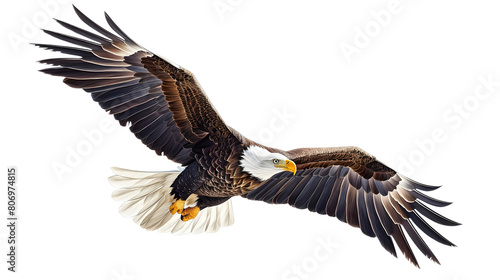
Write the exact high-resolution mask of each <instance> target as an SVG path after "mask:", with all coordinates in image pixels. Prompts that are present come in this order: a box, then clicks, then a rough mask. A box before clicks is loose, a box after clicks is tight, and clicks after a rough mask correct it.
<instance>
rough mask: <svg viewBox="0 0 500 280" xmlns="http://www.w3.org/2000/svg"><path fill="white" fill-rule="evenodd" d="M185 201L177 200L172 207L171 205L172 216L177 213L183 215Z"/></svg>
mask: <svg viewBox="0 0 500 280" xmlns="http://www.w3.org/2000/svg"><path fill="white" fill-rule="evenodd" d="M184 202H185V201H184V200H182V199H177V200H176V201H175V202H174V203H172V205H170V214H172V215H174V214H175V213H179V214H181V213H182V210H184Z"/></svg>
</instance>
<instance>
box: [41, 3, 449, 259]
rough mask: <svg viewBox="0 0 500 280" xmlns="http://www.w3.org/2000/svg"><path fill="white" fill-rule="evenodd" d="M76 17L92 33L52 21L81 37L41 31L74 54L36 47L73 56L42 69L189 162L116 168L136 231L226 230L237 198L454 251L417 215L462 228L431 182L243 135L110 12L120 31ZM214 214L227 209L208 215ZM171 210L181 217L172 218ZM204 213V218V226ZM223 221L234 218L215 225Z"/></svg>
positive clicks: (405, 246) (343, 154) (350, 155)
mask: <svg viewBox="0 0 500 280" xmlns="http://www.w3.org/2000/svg"><path fill="white" fill-rule="evenodd" d="M75 11H76V13H77V15H78V16H79V17H80V19H81V20H82V21H83V22H85V23H86V24H87V25H88V26H89V27H90V28H92V29H94V30H95V31H96V32H97V33H99V34H100V35H98V34H95V33H92V32H89V31H86V30H84V29H81V28H78V27H75V26H73V25H70V24H68V23H65V22H63V21H59V20H57V22H58V23H60V24H61V25H62V26H63V27H65V28H67V29H69V30H71V31H73V32H75V33H77V34H79V35H81V36H83V37H85V38H86V39H80V38H77V37H73V36H68V35H64V34H61V33H57V32H53V31H47V30H44V31H45V32H46V33H47V34H49V35H51V36H54V37H56V38H58V39H60V40H63V41H66V42H68V43H71V44H75V45H77V46H79V47H66V46H56V45H47V44H36V45H37V46H39V47H42V48H46V49H49V50H53V51H58V52H61V53H65V54H69V55H73V56H76V57H79V58H56V59H46V60H42V61H40V62H41V63H45V64H51V65H53V66H56V67H52V68H48V69H43V70H41V71H42V72H44V73H47V74H50V75H55V76H63V77H65V79H64V82H65V83H66V84H67V85H69V86H71V87H74V88H81V89H83V90H85V91H87V92H89V93H91V96H92V98H93V100H94V101H96V102H98V103H99V105H100V106H101V107H102V108H103V109H104V110H106V111H108V112H109V113H110V114H112V115H113V116H114V117H115V119H116V120H118V121H119V122H120V124H121V125H122V126H125V125H126V124H127V123H130V130H131V131H132V132H133V133H134V134H135V136H136V137H137V138H138V139H140V140H141V141H142V142H143V143H144V144H145V145H147V146H148V147H149V148H150V149H152V150H154V151H155V152H156V153H157V154H158V155H165V156H167V157H168V158H169V159H170V160H172V161H175V162H177V163H180V164H182V165H183V166H185V167H186V169H185V170H184V171H183V172H166V173H140V172H136V171H130V170H123V169H115V172H116V173H117V176H114V177H112V178H111V179H110V180H111V182H112V183H113V184H116V185H120V186H125V185H126V186H127V187H126V188H123V189H121V190H118V191H117V192H115V194H114V197H115V198H117V199H119V200H123V201H125V203H124V204H123V206H122V207H121V209H120V211H122V212H123V213H127V214H130V215H132V216H134V217H135V218H134V220H135V221H136V222H138V223H139V224H140V225H141V226H142V227H144V228H147V229H149V230H153V229H160V230H164V231H172V232H175V231H182V232H190V231H192V232H201V231H215V230H216V229H217V228H218V227H220V226H224V225H228V224H231V223H232V211H231V209H230V206H229V207H226V208H221V205H227V201H228V199H229V198H230V197H233V196H238V195H242V196H244V197H246V198H248V199H252V200H261V201H265V202H267V203H274V204H285V203H287V204H290V205H292V206H294V207H296V208H299V209H308V210H309V211H312V212H317V213H319V214H323V215H329V216H335V217H337V218H338V219H339V220H340V221H343V222H345V223H348V224H349V225H351V226H354V227H359V228H360V229H361V231H362V232H363V233H364V234H366V235H368V236H370V237H377V238H378V240H379V241H380V243H381V244H382V246H383V247H384V248H385V249H386V250H388V251H389V252H390V253H391V254H393V255H394V256H396V250H395V247H394V244H393V240H394V241H395V242H396V245H397V246H398V247H399V249H400V250H401V251H402V252H403V254H404V255H405V256H406V258H408V259H409V260H410V261H411V262H412V263H414V264H415V265H417V266H418V263H417V260H416V258H415V255H414V253H413V251H412V249H411V247H410V245H409V242H408V240H407V239H406V237H405V234H404V232H406V233H407V234H408V236H409V237H410V239H411V240H412V241H413V243H415V245H416V246H417V248H418V249H419V250H420V251H421V252H422V253H423V254H424V255H426V256H427V257H429V258H430V259H432V260H434V261H435V262H438V260H437V258H436V257H435V255H434V254H433V253H432V251H431V250H430V248H429V247H428V246H427V245H426V243H425V242H424V241H423V239H422V238H421V236H420V235H419V233H418V232H417V231H416V230H415V227H414V225H416V226H417V227H418V228H419V229H420V230H421V231H422V232H424V233H425V234H427V235H428V236H430V237H431V238H433V239H434V240H436V241H438V242H440V243H443V244H445V245H451V246H453V244H452V243H451V242H450V241H448V240H447V239H445V238H444V237H443V236H441V235H440V234H439V233H438V232H437V231H435V230H434V229H433V228H432V227H431V226H430V225H429V224H428V223H427V222H426V221H425V220H424V219H423V218H422V217H421V216H420V215H423V216H424V217H426V218H428V219H430V220H432V221H434V222H436V223H439V224H443V225H457V224H458V223H456V222H453V221H451V220H449V219H447V218H445V217H443V216H441V215H439V214H437V213H436V212H434V211H433V210H431V209H429V208H428V207H427V206H425V204H424V203H427V204H430V205H433V206H438V207H442V206H446V205H448V204H449V203H448V202H444V201H440V200H437V199H434V198H431V197H429V196H427V195H425V194H424V193H422V192H421V191H431V190H434V189H436V188H437V187H433V186H428V185H424V184H420V183H417V182H415V181H412V180H410V179H408V178H406V177H404V176H402V175H401V174H399V173H397V172H395V171H394V170H392V169H391V168H389V167H387V166H385V165H384V164H382V163H380V162H379V161H377V160H376V159H375V157H373V156H371V155H369V154H368V153H366V152H364V151H363V150H361V149H359V148H356V147H340V148H309V149H296V150H291V151H282V150H279V149H274V148H270V147H265V146H263V145H260V144H258V143H255V142H253V141H251V140H249V139H246V138H245V137H243V136H242V135H240V134H239V133H238V132H236V131H235V130H234V129H232V128H231V127H229V126H227V125H226V124H225V123H224V121H223V120H222V118H221V117H220V116H219V115H218V114H217V111H216V110H215V109H214V107H213V106H212V105H211V103H210V101H209V100H208V98H207V96H206V95H205V93H204V91H203V89H202V88H201V86H200V85H199V84H198V82H197V81H196V78H195V77H194V76H193V75H192V74H191V73H190V72H189V71H187V70H185V69H183V68H181V67H179V66H177V65H175V64H173V63H171V62H169V61H168V60H166V59H162V58H160V57H159V56H157V55H155V54H153V53H151V52H149V51H148V50H146V49H145V48H143V47H141V46H139V45H138V44H136V43H135V42H134V41H133V40H131V39H130V38H129V37H128V36H127V35H126V34H125V33H124V32H123V31H122V30H121V29H120V28H118V26H117V25H116V24H115V23H114V22H113V21H112V20H111V18H109V16H107V15H106V20H107V22H108V24H109V25H110V27H111V28H112V29H113V30H114V31H115V32H116V33H117V34H118V35H115V34H114V33H112V32H109V31H107V30H105V29H104V28H102V27H100V26H99V25H97V24H96V23H94V22H93V21H92V20H90V19H89V18H88V17H86V16H85V15H84V14H83V13H81V12H80V11H79V10H78V9H76V8H75ZM89 40H90V41H89ZM82 47H83V48H82ZM283 170H285V172H283ZM286 171H290V172H286ZM295 172H296V173H295ZM190 200H191V201H190ZM190 202H191V204H192V205H195V206H192V207H187V208H186V207H185V206H184V203H186V205H187V204H189V203H190ZM169 207H170V208H169ZM212 207H213V208H212ZM167 208H169V209H167ZM205 209H206V210H205ZM210 209H217V210H221V209H223V211H224V212H223V213H222V212H216V214H213V212H210V211H211V210H210ZM200 210H201V212H200ZM221 211H222V210H221ZM175 213H181V215H182V221H185V222H181V223H178V222H177V221H176V222H170V221H173V219H171V217H172V216H173V215H174V214H175ZM198 213H200V215H198ZM206 213H212V214H206ZM197 215H198V216H197ZM203 215H205V217H208V218H206V219H208V220H203V222H202V221H201V220H202V218H200V216H203ZM210 215H215V216H216V217H215V218H214V216H212V218H210ZM224 215H228V217H229V216H230V217H231V219H226V220H223V219H222V218H221V217H222V216H224ZM217 218H219V219H220V220H219V222H218V224H216V225H215V226H214V221H217ZM210 219H212V221H211V222H210ZM228 220H231V222H228Z"/></svg>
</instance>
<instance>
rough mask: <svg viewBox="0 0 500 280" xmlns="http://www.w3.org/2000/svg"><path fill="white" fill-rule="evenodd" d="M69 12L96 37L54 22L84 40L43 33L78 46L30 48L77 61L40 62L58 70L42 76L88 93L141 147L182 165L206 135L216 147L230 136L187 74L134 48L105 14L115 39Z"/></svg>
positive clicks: (138, 47) (202, 93)
mask: <svg viewBox="0 0 500 280" xmlns="http://www.w3.org/2000/svg"><path fill="white" fill-rule="evenodd" d="M74 9H75V12H76V13H77V15H78V17H80V19H81V20H82V21H83V22H84V23H85V24H87V25H88V26H89V27H90V28H92V29H94V30H95V31H96V32H97V33H99V34H96V33H93V32H89V31H87V30H84V29H81V28H79V27H76V26H73V25H71V24H68V23H66V22H63V21H60V20H57V22H58V23H60V24H61V25H62V26H63V27H65V28H67V29H69V30H71V31H73V32H75V33H76V34H78V35H80V36H82V37H84V38H86V39H81V38H78V37H74V36H69V35H64V34H61V33H57V32H53V31H48V30H44V32H45V33H47V34H49V35H51V36H54V37H56V38H58V39H60V40H63V41H66V42H69V43H71V44H74V45H77V46H79V47H69V46H59V45H48V44H35V45H36V46H39V47H42V48H45V49H49V50H53V51H58V52H61V53H64V54H69V55H73V56H76V58H55V59H46V60H42V61H40V62H41V63H45V64H51V65H54V66H57V67H52V68H47V69H43V70H41V71H42V72H44V73H47V74H51V75H55V76H63V77H65V79H64V82H65V83H66V84H68V85H69V86H71V87H74V88H82V89H84V90H85V91H87V92H90V93H92V98H93V99H94V101H96V102H98V103H99V105H100V106H101V107H102V108H103V109H104V110H106V111H108V112H109V113H110V114H113V115H114V117H115V119H116V120H118V121H119V122H120V124H121V125H122V126H125V125H126V124H127V123H130V124H131V126H130V130H131V131H132V132H133V133H134V134H135V136H136V137H137V138H139V139H140V140H141V141H142V142H143V143H144V144H145V145H147V146H148V147H149V148H151V149H152V150H155V151H156V153H157V154H158V155H161V154H163V155H166V156H167V157H168V158H169V159H171V160H173V161H175V162H178V163H181V164H183V165H187V164H189V163H191V162H192V161H193V160H194V156H193V153H192V149H191V148H192V146H193V144H194V143H197V142H199V141H200V140H202V139H204V138H205V137H206V136H207V135H208V136H212V137H210V141H214V142H216V141H217V139H219V138H218V136H225V137H227V136H228V135H230V134H231V131H230V129H229V128H228V127H227V126H226V125H225V123H224V121H223V120H222V119H221V118H220V117H219V115H218V114H217V112H216V110H215V109H214V108H213V106H212V105H211V104H210V101H209V100H208V98H207V96H206V95H205V94H204V92H203V89H202V88H201V87H200V85H199V84H198V82H197V81H196V78H195V77H194V76H193V75H192V74H191V73H190V72H189V71H187V70H185V69H183V68H181V67H179V66H177V65H175V64H173V63H171V62H169V61H167V60H165V59H162V58H160V57H159V56H157V55H155V54H153V53H152V52H150V51H148V50H146V49H145V48H143V47H141V46H139V45H138V44H136V43H135V42H134V41H133V40H132V39H130V38H129V37H128V36H127V35H126V34H125V33H124V32H123V31H122V30H121V29H120V28H119V27H118V26H117V25H116V24H115V23H114V22H113V21H112V20H111V18H110V17H109V16H108V15H107V14H105V15H106V20H107V22H108V24H109V26H110V27H111V28H112V29H113V30H114V31H115V32H116V34H114V33H112V32H110V31H108V30H106V29H104V28H102V27H101V26H99V25H98V24H96V23H95V22H93V21H92V20H90V19H89V18H88V17H87V16H85V15H84V14H83V13H82V12H80V11H79V10H78V9H77V8H76V7H74ZM212 144H213V143H212Z"/></svg>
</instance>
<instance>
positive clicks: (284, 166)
mask: <svg viewBox="0 0 500 280" xmlns="http://www.w3.org/2000/svg"><path fill="white" fill-rule="evenodd" d="M240 166H241V167H242V168H243V171H244V172H246V173H248V174H250V175H251V176H253V177H255V178H257V179H259V180H260V181H265V180H267V179H269V178H271V177H272V176H274V175H275V174H278V173H280V172H283V171H289V172H292V173H293V174H295V172H296V171H297V167H296V166H295V163H294V162H293V161H291V160H289V159H288V158H287V157H286V156H284V155H282V154H279V153H271V152H269V151H268V150H266V149H264V148H262V147H259V146H253V145H251V146H249V147H248V148H246V149H245V150H244V151H243V156H242V158H241V160H240Z"/></svg>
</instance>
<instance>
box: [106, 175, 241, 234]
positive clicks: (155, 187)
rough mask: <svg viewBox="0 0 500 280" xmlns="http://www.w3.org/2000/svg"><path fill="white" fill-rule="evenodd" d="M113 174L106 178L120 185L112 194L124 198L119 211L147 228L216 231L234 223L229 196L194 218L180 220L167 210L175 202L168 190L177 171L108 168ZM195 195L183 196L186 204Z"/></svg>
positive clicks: (180, 231) (193, 202) (180, 232)
mask: <svg viewBox="0 0 500 280" xmlns="http://www.w3.org/2000/svg"><path fill="white" fill-rule="evenodd" d="M111 169H112V170H113V172H114V173H115V174H116V175H114V176H111V177H109V182H110V183H111V184H112V185H113V186H115V187H118V188H120V189H118V190H116V191H114V192H113V195H112V196H113V198H114V199H115V200H118V201H123V204H122V205H121V206H120V208H119V211H120V213H121V214H122V215H124V216H127V217H134V219H133V220H134V222H136V223H137V224H139V225H140V226H141V227H142V228H144V229H147V230H158V231H160V232H171V233H173V234H186V233H202V232H216V231H218V230H219V228H221V227H225V226H230V225H232V224H233V223H234V216H233V207H232V205H231V200H228V201H226V202H224V203H222V204H220V205H217V206H213V207H207V208H205V209H203V210H201V211H200V213H198V216H196V218H194V219H192V220H189V221H187V222H183V221H182V220H181V219H180V218H179V216H177V217H174V216H175V215H172V214H170V211H169V207H170V205H171V204H172V203H173V202H174V197H173V196H172V195H171V194H170V192H171V191H172V187H171V185H172V183H173V182H174V180H175V178H177V176H179V174H180V172H179V171H168V172H142V171H133V170H128V169H123V168H117V167H113V168H111ZM196 198H197V197H196V195H191V196H189V197H188V199H187V200H186V205H195V203H196Z"/></svg>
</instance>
